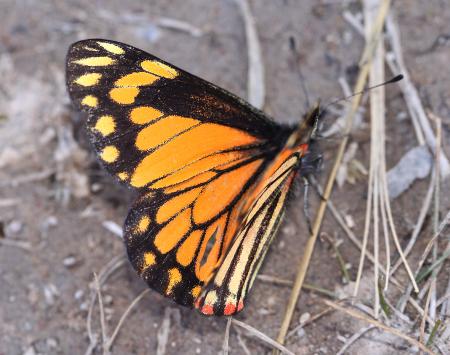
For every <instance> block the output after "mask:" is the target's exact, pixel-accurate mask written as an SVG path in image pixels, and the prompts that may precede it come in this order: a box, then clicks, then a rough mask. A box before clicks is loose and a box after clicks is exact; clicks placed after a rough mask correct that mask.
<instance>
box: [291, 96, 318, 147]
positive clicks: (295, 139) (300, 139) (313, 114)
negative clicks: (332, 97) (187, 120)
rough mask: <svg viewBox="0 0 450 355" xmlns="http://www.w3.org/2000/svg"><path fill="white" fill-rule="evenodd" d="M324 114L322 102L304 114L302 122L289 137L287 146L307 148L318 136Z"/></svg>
mask: <svg viewBox="0 0 450 355" xmlns="http://www.w3.org/2000/svg"><path fill="white" fill-rule="evenodd" d="M322 114H323V111H322V109H321V106H320V103H319V102H317V103H316V105H314V107H313V108H312V109H311V110H309V111H308V112H307V113H306V114H305V115H304V116H303V120H302V122H301V123H300V124H299V125H298V128H297V129H295V130H294V132H293V133H292V134H291V136H290V137H289V139H288V141H287V143H286V147H287V148H294V149H296V148H299V149H302V150H305V148H307V146H308V145H309V144H310V143H311V141H313V140H314V139H315V138H316V136H317V130H318V126H319V122H320V117H321V116H322Z"/></svg>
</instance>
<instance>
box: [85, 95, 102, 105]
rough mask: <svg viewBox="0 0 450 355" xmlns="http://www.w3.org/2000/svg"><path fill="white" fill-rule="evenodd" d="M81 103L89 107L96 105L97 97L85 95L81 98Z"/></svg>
mask: <svg viewBox="0 0 450 355" xmlns="http://www.w3.org/2000/svg"><path fill="white" fill-rule="evenodd" d="M81 104H82V105H84V106H89V107H97V105H98V99H97V98H96V97H95V96H93V95H86V96H85V97H84V98H83V100H81Z"/></svg>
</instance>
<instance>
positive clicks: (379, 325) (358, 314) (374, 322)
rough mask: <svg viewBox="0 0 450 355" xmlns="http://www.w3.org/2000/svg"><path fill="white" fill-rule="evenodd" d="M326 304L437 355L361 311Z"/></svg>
mask: <svg viewBox="0 0 450 355" xmlns="http://www.w3.org/2000/svg"><path fill="white" fill-rule="evenodd" d="M324 302H325V304H326V305H327V306H330V307H333V308H334V309H336V310H339V311H341V312H344V313H346V314H348V315H349V316H351V317H353V318H356V319H359V320H362V321H365V322H367V323H370V324H372V325H374V326H375V327H377V328H379V329H382V330H384V331H386V332H388V333H391V334H393V335H395V336H397V337H399V338H402V339H404V340H406V341H407V342H408V343H409V344H411V345H412V346H416V347H418V348H419V349H420V350H422V351H425V352H426V353H428V354H430V355H433V354H435V353H434V352H433V351H431V349H429V348H428V347H426V346H425V345H424V344H422V343H421V342H419V341H417V340H416V339H414V338H412V337H410V336H409V335H406V334H404V333H402V332H401V331H399V330H397V329H395V328H392V327H389V326H387V325H385V324H383V323H381V322H379V321H377V320H375V319H372V318H369V317H368V316H367V315H365V314H364V313H362V312H359V311H356V310H354V309H349V308H346V307H343V306H340V305H338V304H337V303H335V302H332V301H328V300H324Z"/></svg>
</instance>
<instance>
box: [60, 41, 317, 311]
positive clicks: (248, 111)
mask: <svg viewBox="0 0 450 355" xmlns="http://www.w3.org/2000/svg"><path fill="white" fill-rule="evenodd" d="M66 79H67V88H68V91H69V94H70V97H71V99H72V101H73V103H74V104H75V106H76V107H77V108H78V109H80V110H82V111H85V112H87V114H88V118H87V124H86V125H87V133H88V136H89V139H90V141H91V143H92V145H93V147H94V149H95V152H96V154H97V155H98V157H99V160H100V161H101V163H102V165H103V166H104V168H105V169H106V170H107V171H108V172H109V173H110V174H111V175H113V176H114V177H115V178H116V180H117V181H118V182H119V183H121V184H123V185H125V186H127V187H129V188H131V189H134V190H136V191H137V192H138V197H137V199H136V201H135V202H134V203H133V205H132V206H131V208H130V210H129V213H128V216H127V218H126V220H125V224H124V241H125V245H126V249H127V254H128V258H129V260H130V262H131V264H132V265H133V267H134V269H135V270H136V271H137V273H138V274H139V275H140V276H141V277H142V278H143V279H144V280H145V281H146V282H147V283H148V285H149V286H150V287H151V288H153V289H154V290H156V291H158V292H159V293H161V294H163V295H165V296H167V297H169V298H171V299H173V300H174V301H175V302H177V303H179V304H181V305H184V306H189V307H195V308H197V309H198V310H199V311H200V312H201V313H203V314H205V315H225V316H230V315H233V314H235V313H237V312H239V311H241V310H242V308H243V307H244V300H245V298H246V296H247V295H248V292H249V290H250V288H251V287H252V284H253V282H254V280H255V277H256V274H257V272H258V269H259V268H260V266H261V263H262V261H263V259H264V257H265V255H266V252H267V250H268V248H269V245H270V243H271V241H272V239H273V237H274V235H275V233H276V230H277V227H278V226H279V224H280V221H281V219H282V215H283V213H284V210H285V204H286V200H287V198H288V194H289V192H290V191H291V190H292V185H293V181H294V179H295V177H296V175H298V174H299V172H300V173H301V172H302V171H303V170H302V167H303V166H304V165H305V162H306V158H307V157H308V154H309V152H310V143H311V140H312V139H313V135H314V132H315V130H316V126H317V122H318V117H319V115H320V110H319V107H318V106H316V107H314V108H313V109H312V110H311V111H310V112H308V113H307V114H306V115H305V116H304V119H303V121H302V123H301V124H300V125H298V126H296V127H288V126H284V125H280V124H277V123H275V122H274V121H273V120H272V119H271V118H269V117H268V116H267V115H265V114H264V113H263V112H262V111H260V110H258V109H256V108H254V107H252V106H251V105H250V104H248V103H246V102H245V101H243V100H242V99H240V98H238V97H237V96H235V95H233V94H231V93H229V92H227V91H225V90H223V89H221V88H219V87H217V86H215V85H213V84H211V83H209V82H207V81H205V80H202V79H200V78H198V77H196V76H194V75H191V74H189V73H187V72H185V71H183V70H182V69H180V68H177V67H175V66H173V65H171V64H169V63H166V62H164V61H162V60H161V59H159V58H157V57H154V56H152V55H151V54H148V53H146V52H144V51H142V50H140V49H137V48H134V47H132V46H130V45H127V44H123V43H119V42H114V41H110V40H104V39H88V40H83V41H80V42H76V43H74V44H72V46H71V47H70V48H69V51H68V54H67V63H66Z"/></svg>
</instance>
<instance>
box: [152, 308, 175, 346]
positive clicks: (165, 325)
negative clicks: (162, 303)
mask: <svg viewBox="0 0 450 355" xmlns="http://www.w3.org/2000/svg"><path fill="white" fill-rule="evenodd" d="M171 314H172V309H171V308H170V307H166V309H165V310H164V319H163V321H162V324H161V327H160V328H159V330H158V334H157V335H156V337H157V339H158V345H157V347H156V355H164V354H165V353H166V347H167V342H168V340H169V332H170V316H171Z"/></svg>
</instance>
